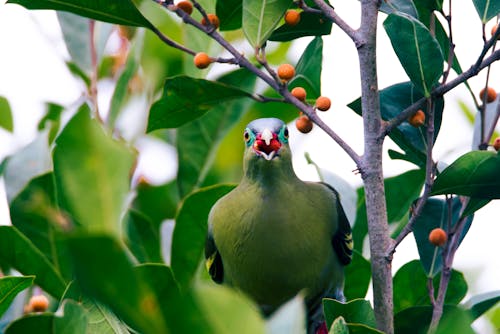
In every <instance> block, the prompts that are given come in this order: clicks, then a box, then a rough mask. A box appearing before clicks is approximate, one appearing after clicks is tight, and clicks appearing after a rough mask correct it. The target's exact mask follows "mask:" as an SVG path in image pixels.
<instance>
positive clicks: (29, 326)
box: [5, 313, 54, 334]
mask: <svg viewBox="0 0 500 334" xmlns="http://www.w3.org/2000/svg"><path fill="white" fill-rule="evenodd" d="M53 326H54V315H53V314H51V313H41V314H31V315H28V316H25V317H22V318H19V319H17V320H16V321H13V322H11V323H10V324H9V326H7V328H6V329H5V334H25V333H49V334H52V333H54V331H53V329H52V328H53Z"/></svg>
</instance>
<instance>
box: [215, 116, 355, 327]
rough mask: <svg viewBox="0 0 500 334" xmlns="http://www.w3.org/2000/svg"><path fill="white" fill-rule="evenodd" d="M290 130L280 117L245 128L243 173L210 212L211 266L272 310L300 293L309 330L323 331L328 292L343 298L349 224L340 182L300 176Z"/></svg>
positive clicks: (265, 311) (349, 248)
mask: <svg viewBox="0 0 500 334" xmlns="http://www.w3.org/2000/svg"><path fill="white" fill-rule="evenodd" d="M288 136H289V132H288V128H287V126H286V124H285V123H284V122H283V121H282V120H280V119H277V118H261V119H257V120H254V121H252V122H251V123H249V124H248V126H247V127H246V129H245V132H244V135H243V138H244V141H245V145H246V149H245V153H244V159H243V178H242V180H241V182H240V183H239V184H238V186H237V187H236V188H234V189H233V190H232V191H230V192H229V193H228V194H226V195H225V196H223V197H222V198H220V199H219V200H218V201H217V202H216V203H215V204H214V206H213V207H212V209H211V211H210V214H209V218H208V235H207V240H206V245H205V258H206V265H207V269H208V271H209V273H210V276H211V277H212V279H213V280H214V281H215V282H217V283H223V284H227V285H229V286H232V287H234V288H236V289H238V290H240V291H242V292H244V293H245V294H246V295H248V296H249V297H250V298H252V299H253V300H254V301H255V302H256V303H257V304H258V305H259V306H260V308H261V311H262V312H263V314H264V315H266V316H267V315H269V314H271V313H272V312H273V311H275V310H276V309H277V308H279V307H280V306H281V305H282V304H284V303H285V302H286V301H288V300H289V299H291V298H293V297H294V296H295V295H297V294H298V293H299V292H302V293H303V295H304V296H305V301H306V304H307V308H308V332H309V333H315V332H316V331H317V330H318V331H319V332H322V331H323V332H324V330H325V329H326V327H325V325H324V322H323V314H322V299H323V298H324V297H329V298H335V299H337V300H340V301H345V298H344V294H343V287H344V266H346V265H347V264H349V263H350V262H351V259H352V248H353V242H352V236H351V226H350V224H349V221H348V220H347V217H346V215H345V213H344V210H343V209H342V206H341V204H340V199H339V194H338V193H337V191H336V190H335V189H333V188H332V187H330V186H329V185H327V184H325V183H318V182H304V181H302V180H300V179H299V178H298V177H297V176H296V175H295V172H294V170H293V167H292V155H291V151H290V147H289V144H288ZM326 332H328V331H326Z"/></svg>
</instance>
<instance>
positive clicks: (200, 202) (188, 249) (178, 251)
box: [172, 185, 234, 288]
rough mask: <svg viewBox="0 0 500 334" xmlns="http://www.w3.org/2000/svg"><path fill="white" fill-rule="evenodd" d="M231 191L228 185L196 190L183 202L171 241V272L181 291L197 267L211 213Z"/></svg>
mask: <svg viewBox="0 0 500 334" xmlns="http://www.w3.org/2000/svg"><path fill="white" fill-rule="evenodd" d="M233 188H234V186H231V185H215V186H211V187H207V188H203V189H200V190H197V191H195V192H193V193H191V194H190V195H189V196H187V197H186V198H185V199H184V201H183V203H182V205H181V207H180V209H179V212H178V214H177V217H176V223H175V229H174V234H173V239H172V271H173V272H174V275H175V279H176V280H177V282H178V283H179V284H180V285H181V287H183V288H186V287H188V286H189V285H190V283H191V282H192V280H193V277H194V274H195V273H196V270H197V268H198V265H199V263H200V260H201V255H202V253H203V247H204V246H205V239H206V236H207V220H208V213H209V212H210V209H211V208H212V206H213V205H214V204H215V202H216V201H217V200H218V199H219V198H220V197H222V196H223V195H225V194H227V193H228V192H229V191H231V190H232V189H233Z"/></svg>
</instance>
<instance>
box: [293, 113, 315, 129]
mask: <svg viewBox="0 0 500 334" xmlns="http://www.w3.org/2000/svg"><path fill="white" fill-rule="evenodd" d="M295 126H296V127H297V130H299V131H300V132H302V133H309V132H311V130H312V128H313V122H312V121H311V120H310V119H309V117H307V116H306V115H302V116H300V117H299V118H297V120H296V121H295Z"/></svg>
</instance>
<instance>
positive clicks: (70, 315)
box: [54, 300, 89, 334]
mask: <svg viewBox="0 0 500 334" xmlns="http://www.w3.org/2000/svg"><path fill="white" fill-rule="evenodd" d="M61 311H62V312H61V314H60V315H59V316H55V317H54V334H86V333H89V331H88V330H87V328H88V327H89V321H88V316H87V311H86V310H85V309H84V308H83V306H82V305H81V304H80V303H77V302H76V301H73V300H65V301H64V302H63V303H62V304H61Z"/></svg>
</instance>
